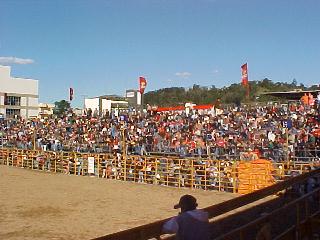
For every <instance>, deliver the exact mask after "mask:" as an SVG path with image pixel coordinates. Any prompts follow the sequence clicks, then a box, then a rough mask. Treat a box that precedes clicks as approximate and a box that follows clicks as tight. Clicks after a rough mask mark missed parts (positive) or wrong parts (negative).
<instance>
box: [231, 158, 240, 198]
mask: <svg viewBox="0 0 320 240" xmlns="http://www.w3.org/2000/svg"><path fill="white" fill-rule="evenodd" d="M231 177H232V179H233V182H232V185H233V186H232V187H233V193H236V192H237V184H238V178H237V161H234V162H232V172H231Z"/></svg>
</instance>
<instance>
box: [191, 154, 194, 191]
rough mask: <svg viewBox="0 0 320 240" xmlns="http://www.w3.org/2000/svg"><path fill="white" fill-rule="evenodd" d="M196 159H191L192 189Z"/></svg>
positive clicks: (192, 186)
mask: <svg viewBox="0 0 320 240" xmlns="http://www.w3.org/2000/svg"><path fill="white" fill-rule="evenodd" d="M193 162H194V159H193V158H192V159H191V189H193V188H194V164H193Z"/></svg>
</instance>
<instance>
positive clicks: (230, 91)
mask: <svg viewBox="0 0 320 240" xmlns="http://www.w3.org/2000/svg"><path fill="white" fill-rule="evenodd" d="M249 84H250V97H249V101H256V100H259V101H260V102H261V101H270V100H277V99H276V98H274V97H270V96H264V95H260V94H261V93H263V92H269V91H290V90H295V89H301V90H316V89H319V88H318V86H316V85H314V86H312V87H310V88H307V87H305V86H304V85H303V84H300V85H298V84H297V81H296V80H295V79H294V80H293V81H292V83H283V82H275V83H274V82H272V81H271V80H270V79H267V78H265V79H263V80H260V81H250V82H249ZM218 98H220V99H221V102H222V103H226V104H230V103H234V104H239V103H242V102H247V99H246V89H245V88H244V86H242V85H241V84H240V83H239V84H235V83H234V84H232V85H230V86H228V87H223V88H216V87H215V86H211V87H202V86H199V85H193V87H192V88H183V87H172V88H163V89H159V90H156V91H150V92H147V93H146V94H145V95H144V102H145V103H146V104H150V105H157V106H176V105H183V104H185V103H186V102H192V103H195V104H213V103H215V101H216V100H217V99H218Z"/></svg>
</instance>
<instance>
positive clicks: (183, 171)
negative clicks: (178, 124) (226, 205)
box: [0, 148, 319, 193]
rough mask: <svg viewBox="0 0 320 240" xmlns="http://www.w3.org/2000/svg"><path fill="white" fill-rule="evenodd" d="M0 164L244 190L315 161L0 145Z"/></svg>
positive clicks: (306, 168) (304, 169)
mask: <svg viewBox="0 0 320 240" xmlns="http://www.w3.org/2000/svg"><path fill="white" fill-rule="evenodd" d="M0 164H3V165H8V166H15V167H22V168H28V169H33V170H39V171H48V172H54V173H64V174H69V175H77V176H95V177H98V178H106V179H115V180H122V181H129V182H137V183H143V184H153V185H160V186H170V187H178V188H193V189H203V190H216V191H225V192H232V193H248V192H252V191H255V190H257V189H260V188H263V187H265V186H269V185H271V184H273V183H275V182H278V181H282V180H284V179H287V178H289V177H292V176H296V175H299V174H302V173H304V172H307V171H309V170H310V169H314V168H316V167H317V166H319V162H315V161H313V162H295V161H291V162H275V163H272V164H268V165H263V164H262V165H261V164H256V165H250V162H248V161H241V160H240V161H231V160H212V159H202V158H179V157H170V156H168V157H166V156H135V155H134V156H133V155H129V156H124V155H121V154H119V153H118V154H102V153H101V154H96V153H76V152H51V151H38V150H23V149H12V148H2V149H0Z"/></svg>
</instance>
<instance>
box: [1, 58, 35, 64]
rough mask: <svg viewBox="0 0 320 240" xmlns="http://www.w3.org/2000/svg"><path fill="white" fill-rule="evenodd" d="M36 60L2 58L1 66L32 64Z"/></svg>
mask: <svg viewBox="0 0 320 240" xmlns="http://www.w3.org/2000/svg"><path fill="white" fill-rule="evenodd" d="M31 63H34V60H32V59H28V58H16V57H0V64H31Z"/></svg>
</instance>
